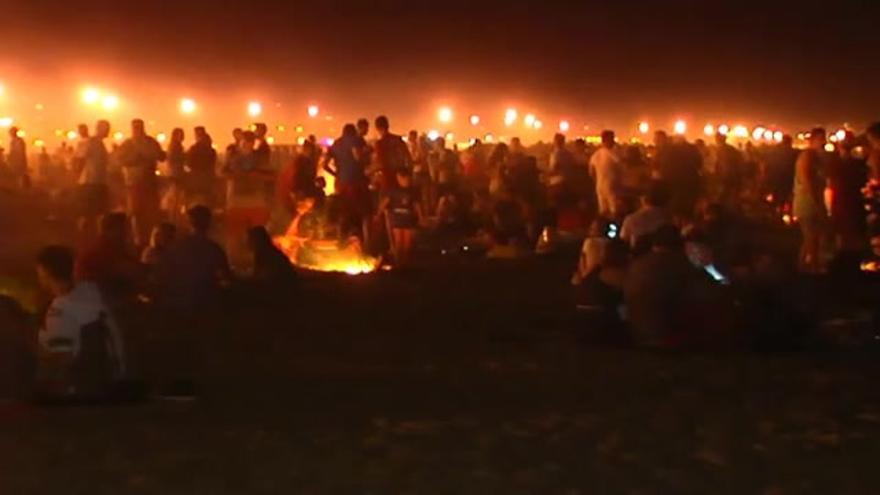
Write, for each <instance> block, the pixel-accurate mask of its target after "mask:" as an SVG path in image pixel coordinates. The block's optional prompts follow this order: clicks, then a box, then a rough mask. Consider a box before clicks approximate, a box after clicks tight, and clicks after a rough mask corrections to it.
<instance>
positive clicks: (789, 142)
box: [779, 134, 794, 149]
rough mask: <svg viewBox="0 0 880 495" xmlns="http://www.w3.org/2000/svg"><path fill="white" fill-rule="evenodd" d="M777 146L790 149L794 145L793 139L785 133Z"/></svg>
mask: <svg viewBox="0 0 880 495" xmlns="http://www.w3.org/2000/svg"><path fill="white" fill-rule="evenodd" d="M779 146H781V147H783V148H785V149H791V147H792V146H794V140H793V139H791V134H785V135H783V136H782V142H780V143H779Z"/></svg>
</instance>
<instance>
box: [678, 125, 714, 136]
mask: <svg viewBox="0 0 880 495" xmlns="http://www.w3.org/2000/svg"><path fill="white" fill-rule="evenodd" d="M676 132H678V131H676ZM679 134H683V133H682V132H679ZM703 134H705V135H707V136H714V135H715V126H714V125H712V124H706V126H705V127H703Z"/></svg>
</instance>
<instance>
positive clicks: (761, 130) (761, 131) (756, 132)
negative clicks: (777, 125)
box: [752, 126, 767, 141]
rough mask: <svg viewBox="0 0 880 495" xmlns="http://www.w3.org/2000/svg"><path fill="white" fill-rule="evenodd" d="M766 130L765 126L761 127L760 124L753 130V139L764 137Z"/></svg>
mask: <svg viewBox="0 0 880 495" xmlns="http://www.w3.org/2000/svg"><path fill="white" fill-rule="evenodd" d="M766 130H767V129H764V128H763V127H760V126H758V127H755V130H753V131H752V139H754V140H756V141H757V140H759V139H761V138H762V137H764V131H766Z"/></svg>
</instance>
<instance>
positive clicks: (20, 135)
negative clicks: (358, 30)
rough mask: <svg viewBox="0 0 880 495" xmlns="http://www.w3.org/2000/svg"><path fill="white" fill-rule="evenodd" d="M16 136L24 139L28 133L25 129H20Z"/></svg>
mask: <svg viewBox="0 0 880 495" xmlns="http://www.w3.org/2000/svg"><path fill="white" fill-rule="evenodd" d="M15 135H16V136H18V137H20V138H23V137H25V136H27V133H26V132H24V129H19V130H18V132H16V133H15Z"/></svg>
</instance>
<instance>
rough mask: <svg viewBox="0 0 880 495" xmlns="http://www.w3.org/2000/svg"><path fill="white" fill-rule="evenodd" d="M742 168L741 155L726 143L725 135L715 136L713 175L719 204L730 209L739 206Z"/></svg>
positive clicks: (743, 163) (743, 164)
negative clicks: (717, 186)
mask: <svg viewBox="0 0 880 495" xmlns="http://www.w3.org/2000/svg"><path fill="white" fill-rule="evenodd" d="M744 168H745V160H744V159H743V156H742V153H740V152H739V150H737V149H736V148H734V147H733V146H731V145H730V144H728V143H727V135H725V134H722V133H720V132H719V133H717V134H715V175H716V177H717V179H718V182H719V186H720V195H719V202H720V203H721V204H723V205H725V206H727V207H730V208H736V207H738V206H739V200H740V195H741V194H742V187H743V174H744V172H745V170H744Z"/></svg>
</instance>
